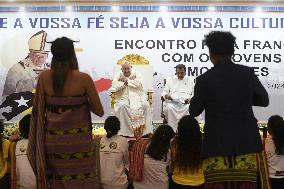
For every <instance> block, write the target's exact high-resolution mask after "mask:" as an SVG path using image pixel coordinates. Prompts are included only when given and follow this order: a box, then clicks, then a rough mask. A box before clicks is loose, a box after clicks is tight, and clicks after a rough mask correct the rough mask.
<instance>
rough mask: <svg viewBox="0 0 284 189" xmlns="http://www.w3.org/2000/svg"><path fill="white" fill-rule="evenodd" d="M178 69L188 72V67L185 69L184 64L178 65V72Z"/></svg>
mask: <svg viewBox="0 0 284 189" xmlns="http://www.w3.org/2000/svg"><path fill="white" fill-rule="evenodd" d="M177 69H184V71H186V67H185V65H184V64H178V65H177V66H176V70H177Z"/></svg>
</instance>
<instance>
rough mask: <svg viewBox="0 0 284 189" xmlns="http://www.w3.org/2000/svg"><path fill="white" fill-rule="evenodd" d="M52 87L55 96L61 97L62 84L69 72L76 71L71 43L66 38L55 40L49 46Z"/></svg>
mask: <svg viewBox="0 0 284 189" xmlns="http://www.w3.org/2000/svg"><path fill="white" fill-rule="evenodd" d="M51 53H52V55H53V57H52V60H51V69H52V70H53V75H52V84H53V85H52V86H53V91H54V93H55V95H62V93H63V90H64V84H65V81H66V78H67V75H68V72H69V71H71V70H78V61H77V57H76V54H75V50H74V45H73V41H72V40H71V39H69V38H67V37H61V38H57V39H56V40H55V41H53V42H52V44H51Z"/></svg>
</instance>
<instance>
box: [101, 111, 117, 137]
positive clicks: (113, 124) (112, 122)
mask: <svg viewBox="0 0 284 189" xmlns="http://www.w3.org/2000/svg"><path fill="white" fill-rule="evenodd" d="M104 129H105V130H106V133H107V138H111V137H112V136H114V135H116V134H117V133H118V131H119V130H120V121H119V119H118V118H117V117H116V116H109V117H108V118H106V120H105V125H104Z"/></svg>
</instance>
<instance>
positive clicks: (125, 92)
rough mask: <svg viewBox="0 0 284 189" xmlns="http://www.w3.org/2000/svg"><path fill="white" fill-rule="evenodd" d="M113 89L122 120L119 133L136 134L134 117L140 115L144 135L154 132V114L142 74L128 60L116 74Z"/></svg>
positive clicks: (116, 109) (118, 115)
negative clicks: (147, 98)
mask: <svg viewBox="0 0 284 189" xmlns="http://www.w3.org/2000/svg"><path fill="white" fill-rule="evenodd" d="M111 91H112V92H114V95H115V100H116V103H115V104H114V111H115V116H117V117H118V118H119V120H120V122H121V129H120V131H119V133H118V134H119V135H123V136H129V137H133V136H134V128H133V126H134V125H133V124H134V121H133V119H134V118H135V117H136V115H139V117H140V119H141V120H140V123H141V124H142V125H144V128H143V135H146V134H149V133H151V132H152V114H151V108H150V105H149V102H148V101H147V100H146V93H145V90H144V88H143V81H142V77H141V74H140V73H138V72H137V71H136V72H135V71H134V70H132V66H131V65H130V64H129V63H128V62H124V63H123V64H122V65H121V72H120V73H118V74H117V75H115V77H114V78H113V81H112V87H111Z"/></svg>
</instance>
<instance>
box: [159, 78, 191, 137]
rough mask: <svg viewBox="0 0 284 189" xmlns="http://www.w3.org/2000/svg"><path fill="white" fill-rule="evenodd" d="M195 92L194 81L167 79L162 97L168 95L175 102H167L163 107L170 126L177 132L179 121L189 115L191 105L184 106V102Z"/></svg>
mask: <svg viewBox="0 0 284 189" xmlns="http://www.w3.org/2000/svg"><path fill="white" fill-rule="evenodd" d="M193 92H194V80H193V79H192V78H190V77H187V76H185V77H184V78H183V79H182V80H180V79H178V78H177V76H171V77H169V78H167V79H166V85H165V88H164V90H163V92H162V94H161V95H162V96H163V97H164V98H165V96H166V95H167V94H168V95H170V96H171V97H172V99H173V101H169V100H166V101H165V103H164V107H163V113H164V115H165V118H166V120H167V121H168V124H169V125H170V126H171V127H172V128H173V130H174V131H175V132H176V131H177V125H178V121H179V120H180V119H181V118H182V117H183V116H185V115H188V114H189V112H188V108H189V104H183V102H184V100H186V99H191V97H193Z"/></svg>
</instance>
